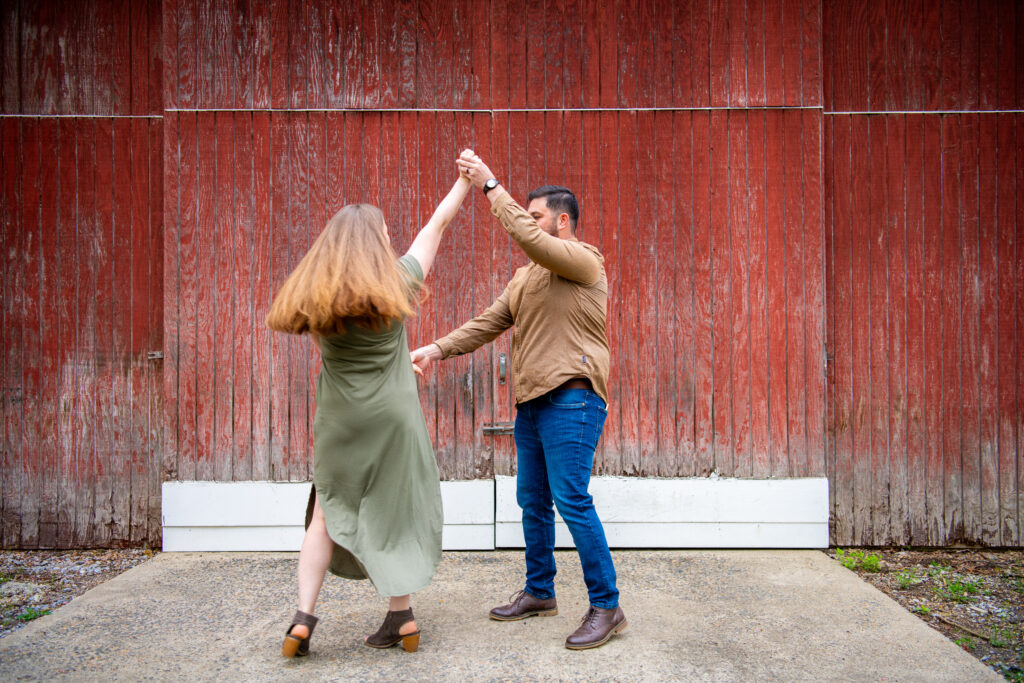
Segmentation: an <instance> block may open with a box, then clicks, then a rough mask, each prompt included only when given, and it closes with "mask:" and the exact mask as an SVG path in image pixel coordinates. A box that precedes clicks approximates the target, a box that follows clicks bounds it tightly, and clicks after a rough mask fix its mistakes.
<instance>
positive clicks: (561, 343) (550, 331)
mask: <svg viewBox="0 0 1024 683" xmlns="http://www.w3.org/2000/svg"><path fill="white" fill-rule="evenodd" d="M491 213H493V214H494V215H495V216H496V217H497V218H498V220H499V221H501V224H502V226H503V227H504V228H505V231H506V232H508V234H509V235H511V236H512V239H514V240H515V241H516V242H517V243H518V244H519V246H520V247H522V249H523V251H524V252H526V255H527V256H529V257H530V261H531V263H530V264H529V265H526V266H523V267H522V268H520V269H518V270H517V271H516V272H515V275H513V276H512V280H511V281H510V282H509V283H508V285H507V286H506V287H505V291H504V292H502V294H501V296H499V297H498V299H497V300H496V301H495V302H494V303H493V304H491V305H490V306H489V307H488V308H487V310H485V311H484V312H483V313H481V314H480V315H479V316H477V317H476V318H473V319H472V320H470V321H469V322H467V323H466V324H465V325H463V326H462V327H460V328H458V329H456V330H453V331H452V332H451V333H449V334H448V335H446V336H444V337H442V338H441V339H438V340H436V341H435V342H434V343H435V344H437V346H438V348H440V349H441V355H442V357H443V358H449V357H451V356H459V355H462V354H464V353H469V352H471V351H473V350H475V349H477V348H479V347H481V346H483V345H484V344H486V343H487V342H489V341H491V340H493V339H494V338H495V337H497V336H498V335H499V334H501V333H502V332H503V331H504V330H506V329H508V328H509V327H512V326H513V325H514V326H515V329H514V330H513V332H512V372H513V387H514V389H515V400H516V403H525V402H526V401H529V400H530V399H534V398H537V397H538V396H542V395H544V394H546V393H547V392H549V391H551V390H552V389H554V388H555V387H557V386H559V385H561V384H562V383H564V382H565V381H567V380H570V379H572V378H574V377H586V378H589V379H590V381H591V383H592V384H593V385H594V391H595V392H597V394H598V395H599V396H600V397H601V398H603V399H604V401H605V403H607V402H608V368H609V352H608V339H607V337H606V335H605V317H606V312H607V306H608V279H607V277H606V276H605V272H604V257H602V256H601V252H600V251H598V250H597V248H596V247H593V246H591V245H589V244H586V243H584V242H580V241H579V240H577V239H576V238H571V239H561V238H560V237H555V236H553V235H549V234H547V233H546V232H544V231H543V230H541V229H540V227H538V226H537V222H536V221H535V220H534V219H533V217H532V216H531V215H530V214H528V213H527V212H526V211H525V210H524V209H523V207H521V206H519V204H517V203H516V202H515V200H513V199H512V197H511V196H510V195H509V194H508V193H507V192H504V191H502V193H501V195H500V196H499V197H498V198H497V199H496V201H495V202H494V204H492V205H491Z"/></svg>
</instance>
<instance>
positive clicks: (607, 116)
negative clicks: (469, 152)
mask: <svg viewBox="0 0 1024 683" xmlns="http://www.w3.org/2000/svg"><path fill="white" fill-rule="evenodd" d="M601 49H602V52H603V50H604V46H603V45H602V48H601ZM602 59H603V55H602ZM602 76H603V74H602ZM602 83H603V80H602ZM602 87H603V86H602ZM600 117H601V118H600V121H601V123H600V138H599V139H600V147H599V149H600V161H599V166H600V169H601V172H602V174H603V175H606V174H609V173H612V172H613V171H612V169H616V168H619V167H620V164H621V163H622V162H621V159H622V155H621V153H620V141H619V122H618V117H619V115H618V114H616V113H614V112H606V113H602V114H601V115H600ZM512 123H513V125H515V123H516V122H515V120H513V121H512ZM515 157H516V149H515V148H513V149H512V158H513V159H514V158H515ZM599 196H600V211H601V230H600V233H599V234H600V238H599V240H598V241H596V242H594V243H593V244H594V245H595V246H596V247H598V248H599V249H600V250H601V255H602V256H603V257H604V269H605V274H606V276H607V278H608V315H607V320H606V324H605V329H606V332H607V335H608V346H609V348H610V349H611V357H612V358H614V359H615V362H613V363H612V364H611V369H610V372H609V378H608V399H609V406H608V417H607V419H606V420H605V423H604V433H603V435H602V437H601V446H602V448H601V452H600V453H599V454H598V455H596V456H595V458H594V460H595V463H594V466H595V468H596V470H595V471H596V472H598V473H605V472H609V473H610V472H617V471H620V470H619V469H618V465H619V462H620V453H621V447H622V444H621V437H620V433H621V417H620V415H621V410H622V403H621V401H620V397H621V396H622V387H621V386H620V383H621V376H622V367H621V363H620V362H618V358H619V357H618V355H617V354H618V351H617V349H618V347H619V337H618V335H619V329H620V326H619V315H620V309H621V306H622V305H623V304H622V297H621V294H620V292H621V282H622V271H621V267H620V259H619V252H618V240H617V239H616V235H617V232H618V231H617V227H618V220H617V218H618V214H619V205H620V203H621V200H620V198H619V197H618V196H617V195H616V193H615V192H611V191H608V192H604V191H602V192H600V193H599Z"/></svg>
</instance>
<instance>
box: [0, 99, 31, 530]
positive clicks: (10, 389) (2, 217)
mask: <svg viewBox="0 0 1024 683" xmlns="http://www.w3.org/2000/svg"><path fill="white" fill-rule="evenodd" d="M21 148H22V138H21V122H20V121H19V120H18V119H14V118H5V119H0V152H2V154H3V156H2V160H0V164H2V165H0V168H2V169H3V179H2V181H0V246H2V248H3V255H2V257H0V269H2V270H0V287H2V292H3V303H2V305H0V320H2V322H3V328H2V330H3V331H2V332H0V341H2V342H3V349H4V350H3V354H2V357H0V372H2V374H0V378H2V379H0V381H2V383H3V384H2V394H0V405H2V407H0V419H2V421H3V422H2V425H3V426H2V437H3V441H2V444H3V449H2V456H0V461H2V464H3V474H0V482H2V486H0V494H2V496H3V501H0V506H2V512H0V515H2V516H0V542H2V543H3V544H4V546H5V547H7V546H16V545H18V544H19V543H20V542H21V539H22V508H23V507H24V506H25V502H23V500H22V493H23V489H24V487H25V485H26V484H28V483H29V481H28V480H29V472H27V471H26V470H27V469H28V459H27V458H26V457H25V455H26V454H25V451H24V438H23V437H24V433H23V432H24V429H23V428H24V424H25V419H24V373H23V363H24V361H25V353H24V351H25V349H24V340H23V339H22V328H23V327H24V323H25V316H24V312H23V311H22V305H23V299H24V293H25V287H26V284H27V283H26V282H25V280H24V276H23V272H22V271H23V266H22V263H21V259H20V258H19V254H20V253H21V252H22V251H23V250H24V248H25V245H24V243H23V237H24V229H23V225H22V216H21V215H20V213H21V206H22V205H23V197H22V196H21V177H20V175H19V174H18V172H17V165H18V162H19V157H20V156H21ZM32 478H33V479H34V478H35V477H32ZM28 493H29V494H31V490H29V491H28Z"/></svg>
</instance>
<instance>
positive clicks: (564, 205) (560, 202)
mask: <svg viewBox="0 0 1024 683" xmlns="http://www.w3.org/2000/svg"><path fill="white" fill-rule="evenodd" d="M541 197H543V198H544V201H546V202H547V205H548V209H550V210H551V213H553V214H554V215H555V216H556V217H557V216H558V214H561V213H565V214H568V215H569V226H570V227H571V228H572V232H573V234H576V221H577V220H579V217H580V205H579V202H577V201H576V195H574V194H573V193H572V190H570V189H569V188H568V187H562V186H561V185H544V186H543V187H538V188H537V189H536V190H534V191H533V192H531V193H530V194H529V195H528V196H527V198H526V199H527V202H532V201H533V200H534V199H540V198H541Z"/></svg>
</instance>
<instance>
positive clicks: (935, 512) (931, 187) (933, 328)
mask: <svg viewBox="0 0 1024 683" xmlns="http://www.w3.org/2000/svg"><path fill="white" fill-rule="evenodd" d="M921 120H922V122H923V125H924V160H923V163H922V165H921V169H920V174H921V175H922V176H923V178H924V195H923V199H922V203H923V204H924V223H923V226H922V240H923V242H924V267H923V272H924V325H923V329H924V337H923V343H922V348H923V350H924V381H925V396H924V401H923V404H924V406H925V416H924V433H925V439H926V442H925V448H926V457H925V463H926V475H925V481H926V482H927V485H928V488H927V491H926V498H925V504H926V511H927V518H926V519H927V524H928V542H929V544H932V545H935V544H940V543H942V542H943V540H944V539H945V531H944V528H945V524H944V522H943V518H944V510H945V500H944V494H943V486H944V485H945V481H944V471H945V469H944V462H943V436H942V425H943V415H942V405H943V404H942V345H943V343H944V341H943V336H942V333H943V327H942V300H943V299H942V297H943V293H942V267H941V264H942V251H941V243H942V240H941V237H942V232H941V231H942V216H941V213H940V207H941V206H942V175H941V171H942V166H941V164H942V148H941V145H942V130H941V119H938V118H936V117H933V116H924V117H922V119H921ZM936 169H937V170H938V172H936ZM929 171H930V172H929ZM928 226H936V227H935V228H934V230H935V231H936V233H937V236H936V238H934V239H928V235H929V231H928Z"/></svg>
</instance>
